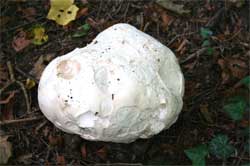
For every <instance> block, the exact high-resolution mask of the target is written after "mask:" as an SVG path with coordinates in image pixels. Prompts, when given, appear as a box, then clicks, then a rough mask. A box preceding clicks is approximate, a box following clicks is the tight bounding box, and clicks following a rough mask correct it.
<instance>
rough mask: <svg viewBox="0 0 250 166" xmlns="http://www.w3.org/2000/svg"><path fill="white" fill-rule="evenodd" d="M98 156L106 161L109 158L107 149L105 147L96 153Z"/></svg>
mask: <svg viewBox="0 0 250 166" xmlns="http://www.w3.org/2000/svg"><path fill="white" fill-rule="evenodd" d="M96 154H97V156H98V157H100V158H101V159H103V160H106V158H107V148H106V147H105V146H103V147H102V148H100V149H99V150H98V151H97V152H96Z"/></svg>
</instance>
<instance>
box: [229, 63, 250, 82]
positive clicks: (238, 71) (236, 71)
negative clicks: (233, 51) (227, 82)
mask: <svg viewBox="0 0 250 166" xmlns="http://www.w3.org/2000/svg"><path fill="white" fill-rule="evenodd" d="M227 62H228V68H229V70H230V71H231V73H232V75H233V77H235V78H238V79H242V78H243V77H244V76H245V75H246V74H247V73H248V66H247V64H246V62H245V61H243V60H241V59H238V58H230V59H229V58H228V59H227Z"/></svg>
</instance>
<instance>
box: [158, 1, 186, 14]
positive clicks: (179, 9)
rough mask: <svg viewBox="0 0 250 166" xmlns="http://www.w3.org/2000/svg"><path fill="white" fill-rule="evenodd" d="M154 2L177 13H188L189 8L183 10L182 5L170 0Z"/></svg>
mask: <svg viewBox="0 0 250 166" xmlns="http://www.w3.org/2000/svg"><path fill="white" fill-rule="evenodd" d="M156 3H157V4H158V5H160V6H162V7H163V8H165V9H167V10H170V11H172V12H175V13H178V14H189V13H190V10H185V9H184V5H180V4H175V3H174V2H173V1H172V0H156Z"/></svg>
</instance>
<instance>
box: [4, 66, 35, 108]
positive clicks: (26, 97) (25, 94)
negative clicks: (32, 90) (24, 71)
mask: <svg viewBox="0 0 250 166" xmlns="http://www.w3.org/2000/svg"><path fill="white" fill-rule="evenodd" d="M7 67H8V70H9V74H10V82H9V83H7V85H5V86H4V87H3V88H2V89H0V95H1V94H2V92H3V91H4V90H5V89H6V88H7V87H9V86H10V85H11V84H14V83H17V84H18V85H19V86H20V87H21V89H22V91H23V94H24V98H25V102H26V108H27V112H28V113H30V112H31V111H30V102H29V97H28V93H27V91H26V89H25V87H24V85H23V83H22V82H21V81H18V80H16V79H15V76H14V71H13V67H12V65H11V62H10V61H8V62H7Z"/></svg>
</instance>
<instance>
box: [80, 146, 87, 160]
mask: <svg viewBox="0 0 250 166" xmlns="http://www.w3.org/2000/svg"><path fill="white" fill-rule="evenodd" d="M81 154H82V158H84V159H86V158H87V148H86V144H83V146H82V147H81Z"/></svg>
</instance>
